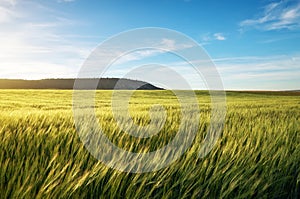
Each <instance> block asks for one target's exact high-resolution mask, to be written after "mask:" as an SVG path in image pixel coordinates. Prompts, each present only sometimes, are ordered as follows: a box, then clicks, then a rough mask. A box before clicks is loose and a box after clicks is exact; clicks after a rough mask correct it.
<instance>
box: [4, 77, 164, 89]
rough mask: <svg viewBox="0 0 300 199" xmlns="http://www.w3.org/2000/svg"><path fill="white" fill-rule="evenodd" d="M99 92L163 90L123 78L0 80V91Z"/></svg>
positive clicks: (142, 82)
mask: <svg viewBox="0 0 300 199" xmlns="http://www.w3.org/2000/svg"><path fill="white" fill-rule="evenodd" d="M97 81H98V86H97V88H96V89H99V90H102V89H103V90H112V89H118V90H135V89H137V90H163V89H162V88H159V87H156V86H154V85H152V84H150V83H147V82H144V81H138V80H131V79H123V78H100V79H96V78H86V79H84V78H83V79H76V84H75V87H74V83H75V79H41V80H22V79H0V89H73V87H74V89H95V87H93V86H91V85H95V84H96V83H97Z"/></svg>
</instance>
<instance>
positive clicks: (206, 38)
mask: <svg viewBox="0 0 300 199" xmlns="http://www.w3.org/2000/svg"><path fill="white" fill-rule="evenodd" d="M226 39H227V38H226V37H225V36H224V33H220V32H217V33H213V34H211V33H206V34H204V35H202V41H203V43H204V44H208V42H210V41H213V40H217V41H224V40H226Z"/></svg>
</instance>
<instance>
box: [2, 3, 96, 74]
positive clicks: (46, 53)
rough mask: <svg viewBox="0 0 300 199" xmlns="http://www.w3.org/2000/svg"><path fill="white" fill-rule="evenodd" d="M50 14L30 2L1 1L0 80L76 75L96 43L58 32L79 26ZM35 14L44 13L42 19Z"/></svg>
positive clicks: (45, 9)
mask: <svg viewBox="0 0 300 199" xmlns="http://www.w3.org/2000/svg"><path fill="white" fill-rule="evenodd" d="M29 7H30V10H31V11H30V12H28V8H29ZM1 8H2V9H4V10H6V16H5V17H3V12H1ZM53 12H54V11H53V10H51V9H49V8H47V7H44V6H42V5H39V4H38V3H34V2H31V1H28V2H27V1H20V2H19V1H12V0H11V1H8V0H6V1H5V2H4V1H0V23H1V22H2V24H1V31H0V43H1V45H0V78H26V79H36V78H45V77H62V76H76V73H77V71H78V69H79V67H80V65H81V63H82V62H83V61H84V58H85V57H86V56H87V55H88V54H89V52H90V51H91V50H92V48H93V47H94V46H95V45H96V44H90V43H85V42H82V41H81V40H76V38H74V36H76V35H75V34H74V33H73V35H72V37H69V35H64V34H62V33H60V31H61V30H63V29H64V28H68V27H72V26H74V25H78V24H76V23H75V22H74V23H73V21H72V20H69V19H67V18H66V17H65V16H62V15H61V14H60V13H55V15H54V16H55V17H53ZM35 13H43V19H41V18H38V17H37V16H36V15H35ZM19 16H22V18H21V19H20V17H19ZM4 19H5V20H4ZM37 19H38V20H37Z"/></svg>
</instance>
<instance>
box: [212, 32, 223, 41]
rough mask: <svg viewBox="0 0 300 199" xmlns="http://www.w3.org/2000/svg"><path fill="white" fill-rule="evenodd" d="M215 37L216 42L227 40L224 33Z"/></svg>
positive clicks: (216, 34)
mask: <svg viewBox="0 0 300 199" xmlns="http://www.w3.org/2000/svg"><path fill="white" fill-rule="evenodd" d="M214 37H215V39H216V40H220V41H222V40H226V37H225V36H224V35H223V34H222V33H215V34H214Z"/></svg>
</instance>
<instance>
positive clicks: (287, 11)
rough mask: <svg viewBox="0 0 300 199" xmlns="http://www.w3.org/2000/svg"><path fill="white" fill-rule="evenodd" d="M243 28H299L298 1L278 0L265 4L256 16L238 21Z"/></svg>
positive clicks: (299, 9) (299, 6)
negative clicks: (277, 0)
mask: <svg viewBox="0 0 300 199" xmlns="http://www.w3.org/2000/svg"><path fill="white" fill-rule="evenodd" d="M240 26H241V27H242V28H243V29H245V28H256V29H261V30H280V29H290V30H292V29H299V28H300V3H299V2H296V3H295V2H290V1H280V2H277V3H274V2H273V3H270V4H268V5H266V6H265V7H264V9H263V11H262V13H260V14H258V17H255V18H252V19H246V20H244V21H242V22H240Z"/></svg>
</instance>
